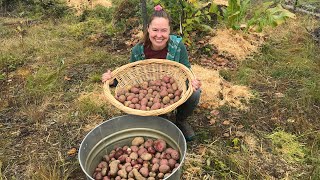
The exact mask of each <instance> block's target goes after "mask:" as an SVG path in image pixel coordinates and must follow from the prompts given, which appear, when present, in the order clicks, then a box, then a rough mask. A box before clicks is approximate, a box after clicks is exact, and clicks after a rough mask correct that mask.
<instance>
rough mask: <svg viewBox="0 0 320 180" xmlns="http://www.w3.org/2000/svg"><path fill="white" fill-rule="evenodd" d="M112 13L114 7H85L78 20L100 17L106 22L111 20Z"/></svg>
mask: <svg viewBox="0 0 320 180" xmlns="http://www.w3.org/2000/svg"><path fill="white" fill-rule="evenodd" d="M113 14H114V8H112V7H110V8H109V7H104V6H100V5H99V6H96V7H95V8H94V9H86V10H84V11H83V12H82V14H81V15H80V17H79V18H80V21H81V22H83V21H85V20H87V19H101V20H104V21H106V22H110V21H111V20H112V15H113Z"/></svg>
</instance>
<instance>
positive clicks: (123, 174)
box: [118, 168, 128, 178]
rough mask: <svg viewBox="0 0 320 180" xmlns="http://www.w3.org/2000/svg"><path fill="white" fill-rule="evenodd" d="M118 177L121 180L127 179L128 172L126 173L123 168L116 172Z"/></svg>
mask: <svg viewBox="0 0 320 180" xmlns="http://www.w3.org/2000/svg"><path fill="white" fill-rule="evenodd" d="M118 175H119V176H120V177H121V178H127V176H128V172H127V171H126V169H125V168H123V169H120V170H119V171H118Z"/></svg>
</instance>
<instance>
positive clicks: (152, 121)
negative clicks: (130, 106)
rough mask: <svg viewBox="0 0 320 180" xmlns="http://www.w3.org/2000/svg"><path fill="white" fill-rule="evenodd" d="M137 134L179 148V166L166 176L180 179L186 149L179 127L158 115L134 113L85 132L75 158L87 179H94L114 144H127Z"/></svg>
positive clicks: (169, 179)
mask: <svg viewBox="0 0 320 180" xmlns="http://www.w3.org/2000/svg"><path fill="white" fill-rule="evenodd" d="M137 136H143V137H150V138H161V139H164V140H165V141H166V142H167V144H168V145H169V146H170V147H172V148H174V149H176V150H178V151H179V152H180V165H179V167H178V168H177V169H176V170H175V171H173V172H172V173H171V175H170V176H168V177H167V178H166V179H168V180H177V179H180V177H181V174H182V168H181V167H182V164H183V162H184V159H185V154H186V149H187V145H186V140H185V138H184V136H183V134H182V132H181V131H180V129H179V128H178V127H177V126H176V125H175V124H173V123H172V122H170V121H169V120H167V119H164V118H161V117H152V116H135V115H125V116H119V117H114V118H112V119H110V120H107V121H105V122H103V123H102V124H100V125H98V126H97V127H96V128H94V129H93V130H91V131H90V132H89V133H88V134H87V135H86V137H85V138H84V139H83V141H82V143H81V145H80V148H79V153H78V158H79V163H80V166H81V168H82V170H83V172H84V173H85V174H86V176H87V179H93V178H92V177H91V176H92V174H93V173H94V169H95V168H96V166H97V165H98V164H99V162H100V161H101V159H102V157H103V155H105V154H109V153H110V151H111V150H112V149H114V148H115V147H119V146H124V145H130V144H131V141H132V140H133V138H134V137H137Z"/></svg>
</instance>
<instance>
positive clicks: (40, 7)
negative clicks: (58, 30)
mask: <svg viewBox="0 0 320 180" xmlns="http://www.w3.org/2000/svg"><path fill="white" fill-rule="evenodd" d="M0 6H1V10H2V11H3V12H4V13H12V14H16V15H19V16H29V17H43V18H54V19H57V18H62V17H64V16H65V15H66V14H68V13H69V12H70V8H69V7H68V6H67V5H66V4H65V1H62V0H28V1H25V0H0Z"/></svg>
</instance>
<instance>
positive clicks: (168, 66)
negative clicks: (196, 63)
mask: <svg viewBox="0 0 320 180" xmlns="http://www.w3.org/2000/svg"><path fill="white" fill-rule="evenodd" d="M165 75H167V76H171V77H172V78H174V79H175V81H176V83H177V85H178V88H179V89H180V90H182V93H181V98H180V100H179V101H177V102H175V103H174V104H171V105H170V106H168V107H165V108H161V109H157V110H149V111H143V110H137V109H132V108H129V107H126V106H124V105H123V104H122V103H121V102H119V101H118V100H116V99H115V97H114V96H115V94H116V93H117V92H118V90H119V89H123V88H126V87H127V86H129V85H134V84H141V83H142V82H145V81H149V80H156V79H161V78H162V77H163V76H165ZM114 79H116V80H117V81H118V84H117V86H116V88H115V94H112V93H111V90H110V85H109V81H106V82H105V83H104V86H103V88H104V94H105V96H106V98H107V100H108V101H109V102H110V103H111V104H112V105H114V106H115V107H117V108H118V109H120V110H122V111H124V112H126V113H128V114H134V115H140V116H157V115H161V114H166V113H168V112H171V111H173V110H174V109H176V108H177V107H178V106H180V105H181V104H183V103H184V102H185V101H186V100H187V99H188V98H189V97H190V96H191V94H192V92H193V89H192V85H191V81H192V80H193V79H195V76H194V74H193V72H192V71H191V70H190V69H188V68H187V67H186V66H184V65H183V64H180V63H178V62H175V61H171V60H167V59H148V60H142V61H137V62H133V63H129V64H126V65H124V66H121V67H119V68H118V69H116V70H114V71H113V72H112V78H111V79H110V81H112V80H114Z"/></svg>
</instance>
